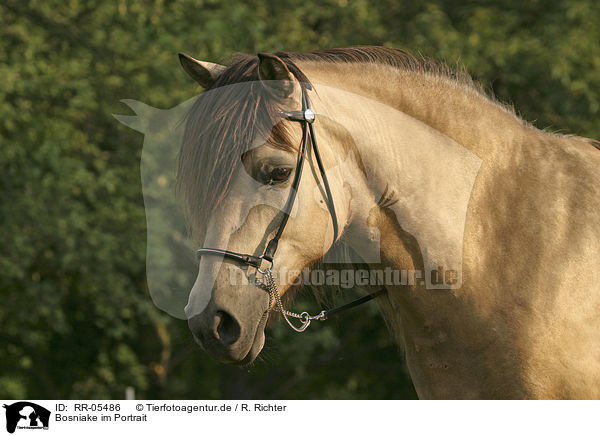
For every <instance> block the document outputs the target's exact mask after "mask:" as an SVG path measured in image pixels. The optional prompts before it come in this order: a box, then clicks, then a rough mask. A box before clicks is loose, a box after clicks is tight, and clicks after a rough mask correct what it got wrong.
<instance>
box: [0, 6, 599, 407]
mask: <svg viewBox="0 0 600 436" xmlns="http://www.w3.org/2000/svg"><path fill="white" fill-rule="evenodd" d="M599 21H600V5H599V4H598V2H596V1H594V0H569V1H562V2H559V1H554V0H553V1H541V0H535V1H531V2H517V1H514V0H508V1H485V2H484V1H469V2H463V1H458V0H431V1H428V2H408V1H406V0H400V1H398V0H382V1H379V2H377V3H375V4H373V3H371V2H367V1H366V0H337V1H334V0H324V1H314V0H307V1H304V2H301V3H298V2H293V1H291V0H279V1H273V0H263V1H254V2H245V1H228V2H226V1H217V0H197V1H190V0H187V1H180V2H174V1H164V0H145V1H129V0H119V1H116V2H101V1H86V2H82V1H80V0H70V1H68V2H60V1H56V0H54V1H39V0H31V1H19V0H4V1H3V2H2V4H1V5H0V77H1V78H2V80H1V84H0V188H1V191H0V192H1V193H2V202H1V203H0V217H1V222H2V230H3V231H2V232H1V233H0V246H1V247H2V250H1V251H0V296H1V298H2V304H1V306H0V341H1V342H0V344H1V348H0V397H5V398H22V397H34V398H122V397H123V395H124V394H123V393H124V390H125V387H126V386H129V385H131V386H134V387H135V388H136V390H137V393H138V396H140V397H153V398H194V397H201V398H411V397H414V395H415V394H414V391H413V390H412V386H411V384H410V381H409V377H408V375H407V372H406V369H405V367H404V366H403V363H402V355H401V353H400V352H399V351H398V350H397V349H396V347H395V345H393V344H392V342H391V339H390V338H389V336H388V335H387V333H386V331H385V326H384V325H383V322H382V321H381V320H380V319H379V317H378V315H377V313H376V311H375V310H374V308H370V309H365V310H363V309H360V310H359V313H356V312H355V313H351V314H349V315H347V316H345V317H344V319H343V320H341V321H338V322H337V323H332V324H330V325H319V326H318V327H317V328H315V329H314V331H311V332H310V333H307V334H305V335H296V334H295V333H293V332H290V331H288V330H286V329H285V328H284V327H283V326H282V325H281V323H275V325H274V326H273V327H272V328H271V337H272V339H270V341H269V343H268V344H267V350H266V353H265V354H266V356H265V357H264V358H263V361H260V362H258V363H257V364H256V365H255V366H254V367H252V368H250V369H246V370H243V369H239V368H233V367H228V366H222V365H219V364H217V363H215V362H213V361H212V360H210V359H209V358H207V357H206V356H205V355H204V354H203V353H202V352H201V351H200V350H199V349H197V347H196V345H195V344H193V343H192V341H191V336H190V334H189V333H188V331H187V326H186V324H185V322H182V321H178V320H175V319H172V318H170V317H168V316H166V315H165V314H162V313H160V312H159V311H158V310H157V309H156V308H155V307H154V306H153V305H152V302H151V301H150V298H149V296H148V294H147V291H146V288H145V258H144V257H145V236H146V233H145V218H144V209H143V202H142V196H141V187H140V182H139V160H140V152H141V146H142V142H143V138H142V136H141V135H140V134H138V133H136V132H134V131H133V130H130V129H127V128H126V127H124V126H122V125H120V124H119V123H118V122H117V121H115V120H114V119H113V118H112V117H111V113H123V106H122V104H121V103H119V100H120V99H123V98H133V99H137V100H141V101H144V102H146V103H147V104H149V105H151V106H155V107H162V108H169V107H173V106H175V105H176V104H179V103H181V102H183V101H184V100H186V99H187V98H189V97H190V96H192V95H193V94H194V93H195V92H197V91H198V89H197V88H196V87H195V86H194V84H193V83H192V82H191V81H190V80H189V79H188V78H187V76H186V75H185V73H184V72H183V71H182V70H181V68H180V66H179V62H178V60H177V52H179V51H184V52H188V53H190V54H192V55H193V56H195V57H197V58H200V59H205V60H212V61H215V60H217V61H218V60H220V59H223V58H226V57H227V56H228V55H230V54H231V53H234V52H236V51H243V52H248V53H256V52H259V51H270V52H273V51H277V50H282V49H285V50H309V49H315V48H322V47H333V46H348V45H356V44H372V45H380V44H383V45H393V46H396V47H401V48H405V49H408V50H409V51H412V52H415V53H416V52H420V53H423V54H425V55H428V56H432V57H436V58H439V59H444V60H446V61H447V62H448V63H449V64H451V65H458V64H460V65H464V66H465V67H466V68H467V70H468V71H470V72H472V73H474V74H475V76H476V78H477V79H478V80H480V81H482V82H483V84H484V85H485V86H486V87H487V88H489V89H491V90H492V91H493V92H494V93H495V94H496V95H497V96H498V97H499V98H500V99H502V100H504V101H507V102H510V103H514V105H515V106H516V107H517V109H518V110H519V111H520V113H521V114H523V115H524V117H525V118H526V119H528V120H537V122H536V124H537V125H538V126H539V127H549V128H550V129H552V130H557V129H560V131H561V132H565V133H576V134H580V135H584V136H592V137H596V138H598V137H600V124H599V123H597V122H596V120H597V119H598V116H599V111H600V95H599V93H598V90H599V89H600V30H599V27H598V22H599Z"/></svg>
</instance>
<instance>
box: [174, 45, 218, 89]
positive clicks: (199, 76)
mask: <svg viewBox="0 0 600 436" xmlns="http://www.w3.org/2000/svg"><path fill="white" fill-rule="evenodd" d="M179 62H181V66H182V67H183V69H184V70H185V72H186V73H188V74H189V75H190V77H191V78H192V79H194V80H195V81H196V82H198V84H199V85H200V86H202V87H203V88H208V87H209V86H210V85H212V84H213V83H214V82H215V80H217V77H219V76H220V75H221V73H222V72H223V71H225V69H226V68H227V67H226V66H224V65H219V64H213V63H212V62H204V61H199V60H197V59H194V58H193V57H191V56H189V55H187V54H185V53H179Z"/></svg>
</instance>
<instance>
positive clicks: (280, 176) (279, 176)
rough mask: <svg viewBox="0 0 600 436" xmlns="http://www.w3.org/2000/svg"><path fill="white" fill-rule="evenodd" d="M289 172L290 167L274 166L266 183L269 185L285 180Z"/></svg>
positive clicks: (290, 171)
mask: <svg viewBox="0 0 600 436" xmlns="http://www.w3.org/2000/svg"><path fill="white" fill-rule="evenodd" d="M291 173H292V170H291V168H283V167H279V168H275V169H273V171H271V172H270V173H269V177H268V179H269V180H268V183H269V184H270V185H272V184H274V183H281V182H285V181H286V180H287V179H288V177H289V176H290V174H291Z"/></svg>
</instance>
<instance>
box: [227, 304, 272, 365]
mask: <svg viewBox="0 0 600 436" xmlns="http://www.w3.org/2000/svg"><path fill="white" fill-rule="evenodd" d="M268 318H269V317H268V316H267V314H265V315H264V316H263V317H262V319H261V320H260V322H259V323H258V326H257V327H256V332H255V333H254V339H253V341H252V345H251V346H250V350H248V353H247V354H246V356H245V357H244V358H243V359H242V360H239V361H237V362H233V363H234V364H235V365H239V366H246V365H250V364H252V362H254V360H255V359H256V357H257V356H258V355H259V354H260V352H261V351H262V349H263V347H264V345H265V326H266V324H267V319H268Z"/></svg>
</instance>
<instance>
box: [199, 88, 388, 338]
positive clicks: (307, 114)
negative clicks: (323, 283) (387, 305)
mask: <svg viewBox="0 0 600 436" xmlns="http://www.w3.org/2000/svg"><path fill="white" fill-rule="evenodd" d="M301 89H302V110H299V111H290V112H281V114H282V115H283V116H284V118H286V119H288V120H290V121H296V122H299V123H301V124H302V144H301V146H300V149H299V150H298V158H297V162H296V171H295V172H294V179H293V181H292V185H291V188H290V193H289V195H288V198H287V201H286V203H285V205H284V208H283V210H282V211H283V219H282V220H281V224H279V228H278V229H277V232H276V233H275V235H274V236H273V238H271V240H270V241H269V242H268V243H267V246H266V247H265V250H264V252H263V254H261V255H260V256H254V255H251V254H241V253H235V252H233V251H229V250H222V249H219V248H204V247H203V248H200V249H199V250H198V252H197V253H198V256H202V255H215V256H223V257H224V258H226V259H231V260H234V261H236V262H238V263H241V264H245V265H248V266H252V267H254V268H256V270H257V271H258V272H259V273H260V274H262V275H263V276H264V282H263V285H264V286H265V287H266V290H267V292H268V293H269V305H268V309H267V311H270V310H271V305H272V303H273V300H275V302H276V303H277V308H278V310H279V311H280V312H281V313H282V315H283V317H284V319H285V320H286V321H287V323H288V324H289V326H290V327H291V328H292V329H294V330H295V331H297V332H303V331H304V330H306V329H307V328H308V326H309V325H310V322H311V321H312V320H319V321H325V320H326V319H328V318H329V317H330V316H333V315H335V314H338V313H340V312H342V311H344V310H347V309H351V308H353V307H356V306H358V305H360V304H363V303H366V302H367V301H369V300H372V299H373V298H376V297H378V296H380V295H382V294H383V293H385V292H386V290H385V288H383V289H380V290H378V291H376V292H373V293H371V294H368V295H366V296H364V297H362V298H359V299H357V300H354V301H352V302H350V303H347V304H344V305H342V306H338V307H335V308H333V309H329V310H323V311H321V312H320V313H319V314H318V315H309V314H308V312H302V313H295V312H290V311H287V310H285V309H284V307H283V303H282V302H281V296H280V295H279V290H278V289H277V285H276V283H275V280H274V279H273V273H272V268H273V257H274V256H275V252H276V251H277V245H278V244H279V240H280V239H281V235H282V234H283V231H284V230H285V226H286V225H287V222H288V219H289V217H290V213H291V212H292V208H293V207H294V202H295V201H296V196H297V195H298V187H299V186H300V178H301V177H302V167H303V166H304V160H305V159H306V157H305V156H306V149H307V148H308V147H311V148H312V152H313V153H314V156H315V160H316V162H317V166H318V167H319V172H320V174H321V180H322V182H323V188H324V190H325V196H326V200H327V208H328V209H329V214H330V215H331V219H332V222H333V242H334V243H335V241H337V239H338V233H339V229H338V222H337V215H336V213H335V204H334V202H333V196H332V195H331V189H330V187H329V181H328V180H327V176H326V175H325V168H324V167H323V161H322V160H321V155H320V153H319V148H318V146H317V138H316V136H315V132H314V129H313V123H314V121H315V113H314V112H313V110H312V109H311V107H310V100H309V98H308V95H307V93H306V89H312V88H311V86H310V84H309V83H308V82H307V81H304V85H303V86H302V87H301ZM265 262H266V263H268V264H270V265H269V266H268V267H267V268H263V264H264V263H265ZM288 317H294V318H298V319H300V320H301V322H302V325H301V326H300V327H296V326H295V325H294V324H292V322H291V321H290V320H289V318H288Z"/></svg>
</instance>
